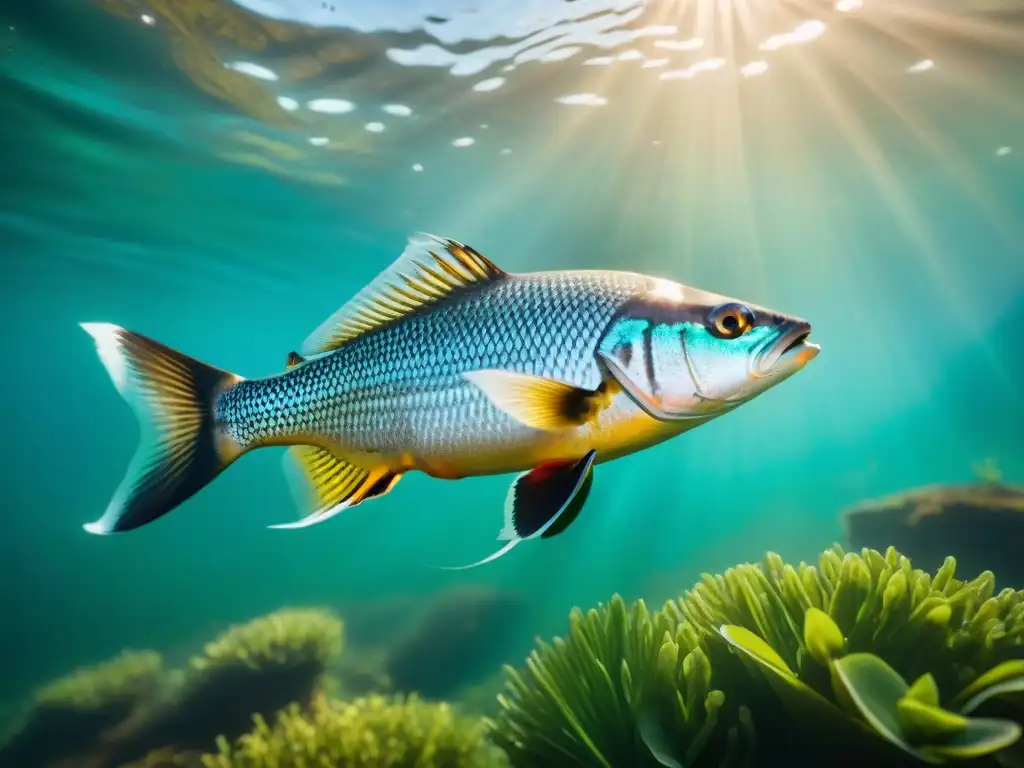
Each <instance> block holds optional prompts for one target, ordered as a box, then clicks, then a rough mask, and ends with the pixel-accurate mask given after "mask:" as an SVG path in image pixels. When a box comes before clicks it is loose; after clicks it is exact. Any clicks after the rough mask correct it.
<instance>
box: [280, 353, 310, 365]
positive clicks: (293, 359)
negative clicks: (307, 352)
mask: <svg viewBox="0 0 1024 768" xmlns="http://www.w3.org/2000/svg"><path fill="white" fill-rule="evenodd" d="M304 362H306V358H304V357H303V356H302V355H300V354H299V353H298V352H289V353H288V359H287V360H286V361H285V364H284V367H285V369H288V368H294V367H295V366H296V365H298V364H299V363H304Z"/></svg>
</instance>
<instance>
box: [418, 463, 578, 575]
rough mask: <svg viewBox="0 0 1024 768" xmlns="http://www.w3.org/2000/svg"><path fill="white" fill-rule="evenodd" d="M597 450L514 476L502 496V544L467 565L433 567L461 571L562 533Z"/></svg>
mask: <svg viewBox="0 0 1024 768" xmlns="http://www.w3.org/2000/svg"><path fill="white" fill-rule="evenodd" d="M595 458H597V451H593V450H591V451H588V452H587V454H586V455H585V456H584V457H583V458H582V459H579V460H577V461H552V462H547V463H544V464H541V465H540V466H537V467H534V468H533V469H532V470H530V471H529V472H524V473H523V474H521V475H518V476H517V477H516V479H515V480H513V481H512V486H511V487H510V488H509V490H508V496H507V497H506V499H505V525H504V527H503V528H502V530H501V533H499V534H498V539H499V540H501V541H504V542H505V544H504V546H502V547H501V549H499V550H498V551H497V552H494V553H493V554H490V555H488V556H487V557H485V558H483V559H482V560H477V561H476V562H475V563H470V564H469V565H458V566H435V567H436V568H439V569H440V570H444V571H464V570H467V569H469V568H476V567H478V566H481V565H486V564H487V563H493V562H494V561H495V560H497V559H499V558H501V557H504V556H505V555H507V554H508V553H509V552H511V551H512V549H513V548H514V547H516V546H517V545H518V544H520V543H521V542H523V541H527V540H528V539H536V538H551V537H552V536H557V535H558V534H560V533H562V531H564V530H565V529H566V528H568V527H569V526H570V525H572V523H573V521H574V520H575V519H576V518H577V517H578V516H579V514H580V511H581V510H582V509H583V505H584V504H585V503H586V501H587V496H588V495H589V494H590V488H591V486H592V485H593V482H594V459H595Z"/></svg>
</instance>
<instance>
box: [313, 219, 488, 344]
mask: <svg viewBox="0 0 1024 768" xmlns="http://www.w3.org/2000/svg"><path fill="white" fill-rule="evenodd" d="M506 276H507V273H506V272H505V271H504V270H502V269H500V268H499V267H497V266H496V265H495V264H494V263H493V262H491V261H490V260H489V259H488V258H487V257H486V256H484V255H482V254H481V253H478V252H477V251H475V250H473V249H472V248H470V247H469V246H468V245H464V244H463V243H459V242H457V241H455V240H452V239H450V238H445V237H438V236H436V235H430V234H426V233H423V232H420V233H417V234H415V235H413V236H412V237H410V238H409V240H408V242H407V244H406V247H405V250H404V251H403V252H402V255H401V256H400V257H399V258H398V259H397V260H396V261H395V262H394V263H393V264H392V265H391V266H389V267H388V268H387V269H385V270H384V271H383V272H381V273H380V274H379V275H377V277H376V278H375V279H374V280H373V281H371V282H370V283H369V284H368V285H367V286H366V287H365V288H363V289H362V290H361V291H360V292H359V293H357V294H356V295H355V296H354V297H353V298H352V299H351V300H350V301H349V302H348V303H346V304H344V305H343V306H342V307H341V308H340V309H339V310H337V311H336V312H335V313H334V314H333V315H331V316H330V317H329V318H327V320H326V321H324V322H323V323H322V324H321V325H320V327H318V328H317V329H316V330H315V331H313V333H312V334H310V335H309V337H308V338H307V339H306V340H305V342H303V344H302V348H301V350H300V352H301V354H303V355H305V356H307V357H308V356H310V355H315V354H320V353H323V352H330V351H331V350H334V349H337V348H338V347H340V346H342V345H343V344H345V343H346V342H348V341H351V340H352V339H355V338H358V337H359V336H362V335H363V334H364V333H368V332H369V331H372V330H375V329H377V328H381V327H383V326H385V325H388V324H390V323H392V322H395V321H396V320H400V319H401V318H403V317H405V316H407V315H410V314H412V313H414V312H417V311H419V310H421V309H423V308H424V307H427V306H430V305H432V304H436V303H437V302H440V301H444V300H445V299H447V298H449V297H452V296H455V295H458V294H461V293H463V292H465V291H467V290H470V289H471V288H473V287H475V286H478V285H482V284H485V283H488V282H491V281H493V280H499V279H502V278H504V277H506Z"/></svg>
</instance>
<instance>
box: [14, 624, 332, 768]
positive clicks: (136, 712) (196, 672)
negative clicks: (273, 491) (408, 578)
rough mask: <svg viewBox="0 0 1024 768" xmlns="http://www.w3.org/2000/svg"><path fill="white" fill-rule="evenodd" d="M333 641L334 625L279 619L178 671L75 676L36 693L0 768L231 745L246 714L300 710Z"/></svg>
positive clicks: (143, 656)
mask: <svg viewBox="0 0 1024 768" xmlns="http://www.w3.org/2000/svg"><path fill="white" fill-rule="evenodd" d="M342 637H343V630H342V623H341V621H340V620H339V619H338V618H337V617H335V616H333V615H332V614H330V613H328V612H326V611H320V610H284V611H278V612H276V613H272V614H269V615H267V616H264V617H261V618H258V619H255V620H253V621H251V622H249V623H247V624H243V625H239V626H236V627H231V628H229V629H228V630H227V631H225V632H224V633H223V634H222V635H220V636H219V637H217V638H215V639H214V640H213V641H211V642H210V643H208V644H207V645H206V647H205V648H204V649H203V650H202V652H201V653H200V654H198V655H197V656H196V657H195V658H193V659H192V660H191V661H190V662H189V664H188V665H187V668H186V669H184V670H176V671H173V672H170V673H165V672H164V668H163V662H162V659H161V657H160V656H159V655H157V654H155V653H151V652H149V653H131V654H125V655H123V656H121V657H120V658H118V659H115V660H114V661H112V662H109V663H106V664H102V665H100V666H98V667H96V668H93V669H85V670H80V671H76V672H74V673H72V674H71V675H69V676H68V677H66V678H64V679H61V680H58V681H56V682H54V683H52V684H50V685H47V686H45V687H44V688H42V689H41V690H40V692H39V694H37V697H36V700H35V701H34V702H33V703H32V704H31V705H30V707H29V709H28V713H27V714H26V716H25V718H24V719H23V721H22V724H21V725H20V727H18V728H17V729H16V730H15V732H14V733H13V735H12V736H11V737H10V738H9V739H8V740H7V741H6V742H5V743H4V744H3V745H2V746H0V766H3V768H7V767H8V766H10V767H11V768H27V767H28V766H32V768H46V767H47V766H51V765H58V764H59V765H62V766H69V765H83V766H90V767H92V766H95V767H97V768H99V767H102V766H116V765H121V764H123V763H125V762H129V761H131V760H133V759H138V758H140V757H142V756H144V755H146V754H147V753H149V752H151V751H153V750H156V749H159V748H168V747H173V748H174V749H180V750H189V749H205V748H207V747H210V746H212V745H214V744H215V742H216V739H217V738H218V737H219V736H224V735H226V736H228V737H229V738H235V737H236V736H239V735H241V734H243V733H245V732H246V731H248V730H249V729H250V728H251V726H252V718H253V716H254V715H266V716H267V717H271V716H273V715H274V714H275V713H276V712H278V711H280V710H281V709H283V708H284V707H286V706H288V705H290V704H292V703H295V704H298V705H301V706H306V705H308V704H309V703H310V702H311V701H312V699H313V696H314V695H315V694H316V693H317V692H318V691H319V689H320V686H321V685H322V684H323V682H324V681H323V677H324V672H325V670H326V668H327V666H328V664H329V663H330V662H331V661H332V660H333V659H334V658H335V657H336V656H337V655H338V654H340V653H341V646H342ZM72 756H74V757H76V758H78V759H77V760H76V761H73V762H68V761H67V758H69V757H72ZM62 760H63V761H64V762H60V761H62Z"/></svg>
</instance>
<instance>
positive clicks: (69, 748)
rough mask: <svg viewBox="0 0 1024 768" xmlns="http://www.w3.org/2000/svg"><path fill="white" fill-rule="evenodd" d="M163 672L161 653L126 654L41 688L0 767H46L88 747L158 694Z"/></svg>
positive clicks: (7, 745)
mask: <svg viewBox="0 0 1024 768" xmlns="http://www.w3.org/2000/svg"><path fill="white" fill-rule="evenodd" d="M163 671H164V669H163V658H162V657H161V656H160V654H157V653H153V652H149V651H146V652H125V653H123V654H121V655H120V656H119V657H117V658H115V659H112V660H111V661H108V662H106V663H104V664H100V665H98V666H96V667H90V668H83V669H79V670H75V671H74V672H72V673H70V674H69V675H67V676H65V677H63V678H61V679H59V680H56V681H54V682H53V683H50V684H49V685H46V686H44V687H42V688H41V689H40V690H39V691H38V692H37V694H36V696H35V699H34V701H32V702H31V704H30V705H29V707H28V711H27V712H26V714H25V716H24V717H23V719H22V721H21V723H20V724H19V726H18V727H17V728H16V730H15V731H14V733H13V734H12V735H11V736H10V737H9V738H8V739H7V740H6V742H3V743H2V748H0V766H44V765H46V764H48V763H52V762H54V761H56V760H60V759H62V758H66V757H70V756H73V755H76V754H78V753H80V752H82V751H83V750H86V749H89V748H90V747H92V746H93V745H94V744H95V743H96V741H97V740H98V739H99V738H102V736H103V734H105V733H107V732H109V731H110V730H111V729H113V728H116V727H117V726H118V725H120V724H121V723H122V722H124V721H125V720H126V719H127V718H128V717H129V716H130V715H131V714H132V713H133V712H135V711H136V710H137V709H138V708H139V706H140V705H141V704H143V703H144V702H146V701H148V700H150V699H151V698H152V697H153V696H154V695H155V694H156V692H157V690H158V688H159V686H160V684H161V681H162V679H163ZM55 736H58V737H59V738H55Z"/></svg>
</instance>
